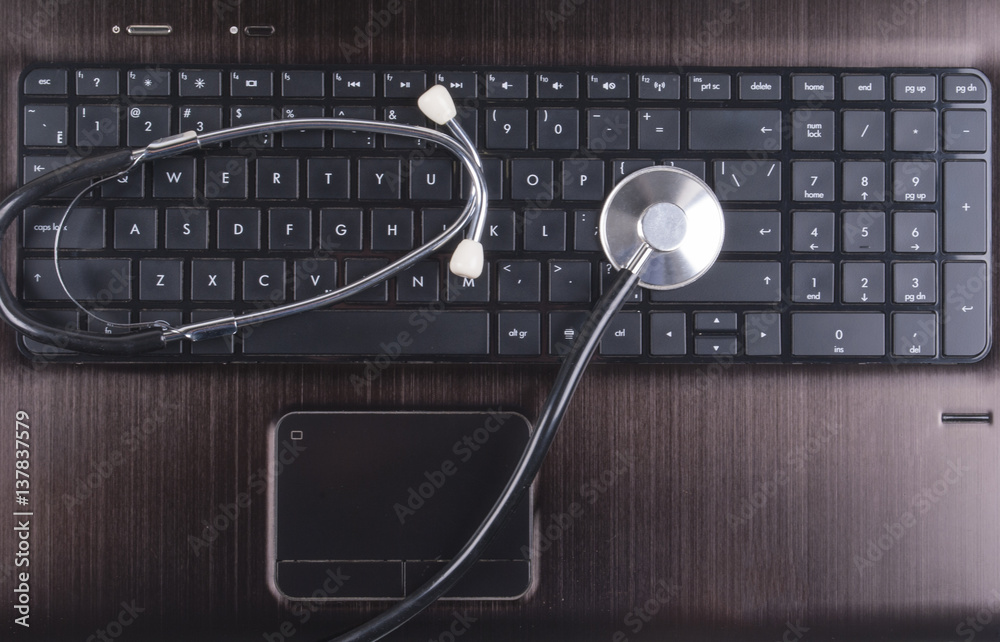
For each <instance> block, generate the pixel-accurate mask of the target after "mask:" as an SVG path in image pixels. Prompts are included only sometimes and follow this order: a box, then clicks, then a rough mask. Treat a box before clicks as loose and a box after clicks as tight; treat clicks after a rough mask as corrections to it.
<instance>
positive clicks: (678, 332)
mask: <svg viewBox="0 0 1000 642" xmlns="http://www.w3.org/2000/svg"><path fill="white" fill-rule="evenodd" d="M649 353H650V354H651V355H653V356H678V355H683V354H686V353H687V331H686V329H685V315H684V313H683V312H651V313H650V314H649Z"/></svg>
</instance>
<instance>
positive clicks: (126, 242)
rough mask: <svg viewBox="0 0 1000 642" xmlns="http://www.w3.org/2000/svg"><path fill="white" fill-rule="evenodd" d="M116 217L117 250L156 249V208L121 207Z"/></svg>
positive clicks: (117, 209) (117, 210)
mask: <svg viewBox="0 0 1000 642" xmlns="http://www.w3.org/2000/svg"><path fill="white" fill-rule="evenodd" d="M114 217H115V249H116V250H154V249H156V246H157V238H156V227H157V226H156V222H157V218H158V216H157V213H156V208H155V207H119V208H116V209H115V214H114Z"/></svg>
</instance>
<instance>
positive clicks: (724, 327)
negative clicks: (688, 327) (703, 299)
mask: <svg viewBox="0 0 1000 642" xmlns="http://www.w3.org/2000/svg"><path fill="white" fill-rule="evenodd" d="M694 329H695V331H696V332H736V313H735V312H695V313H694Z"/></svg>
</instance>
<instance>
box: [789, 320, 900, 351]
mask: <svg viewBox="0 0 1000 642" xmlns="http://www.w3.org/2000/svg"><path fill="white" fill-rule="evenodd" d="M792 354H793V355H795V356H798V357H881V356H884V355H885V315H884V314H882V313H881V312H798V313H794V314H792Z"/></svg>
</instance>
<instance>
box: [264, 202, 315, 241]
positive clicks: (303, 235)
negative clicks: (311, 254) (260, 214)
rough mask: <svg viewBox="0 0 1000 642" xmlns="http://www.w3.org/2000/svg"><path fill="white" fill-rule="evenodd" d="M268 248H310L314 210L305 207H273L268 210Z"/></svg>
mask: <svg viewBox="0 0 1000 642" xmlns="http://www.w3.org/2000/svg"><path fill="white" fill-rule="evenodd" d="M267 247H268V249H269V250H271V251H272V252H280V251H283V250H308V249H310V248H311V247H312V211H310V210H309V209H308V208H305V207H272V208H271V211H270V212H268V246H267Z"/></svg>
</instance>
